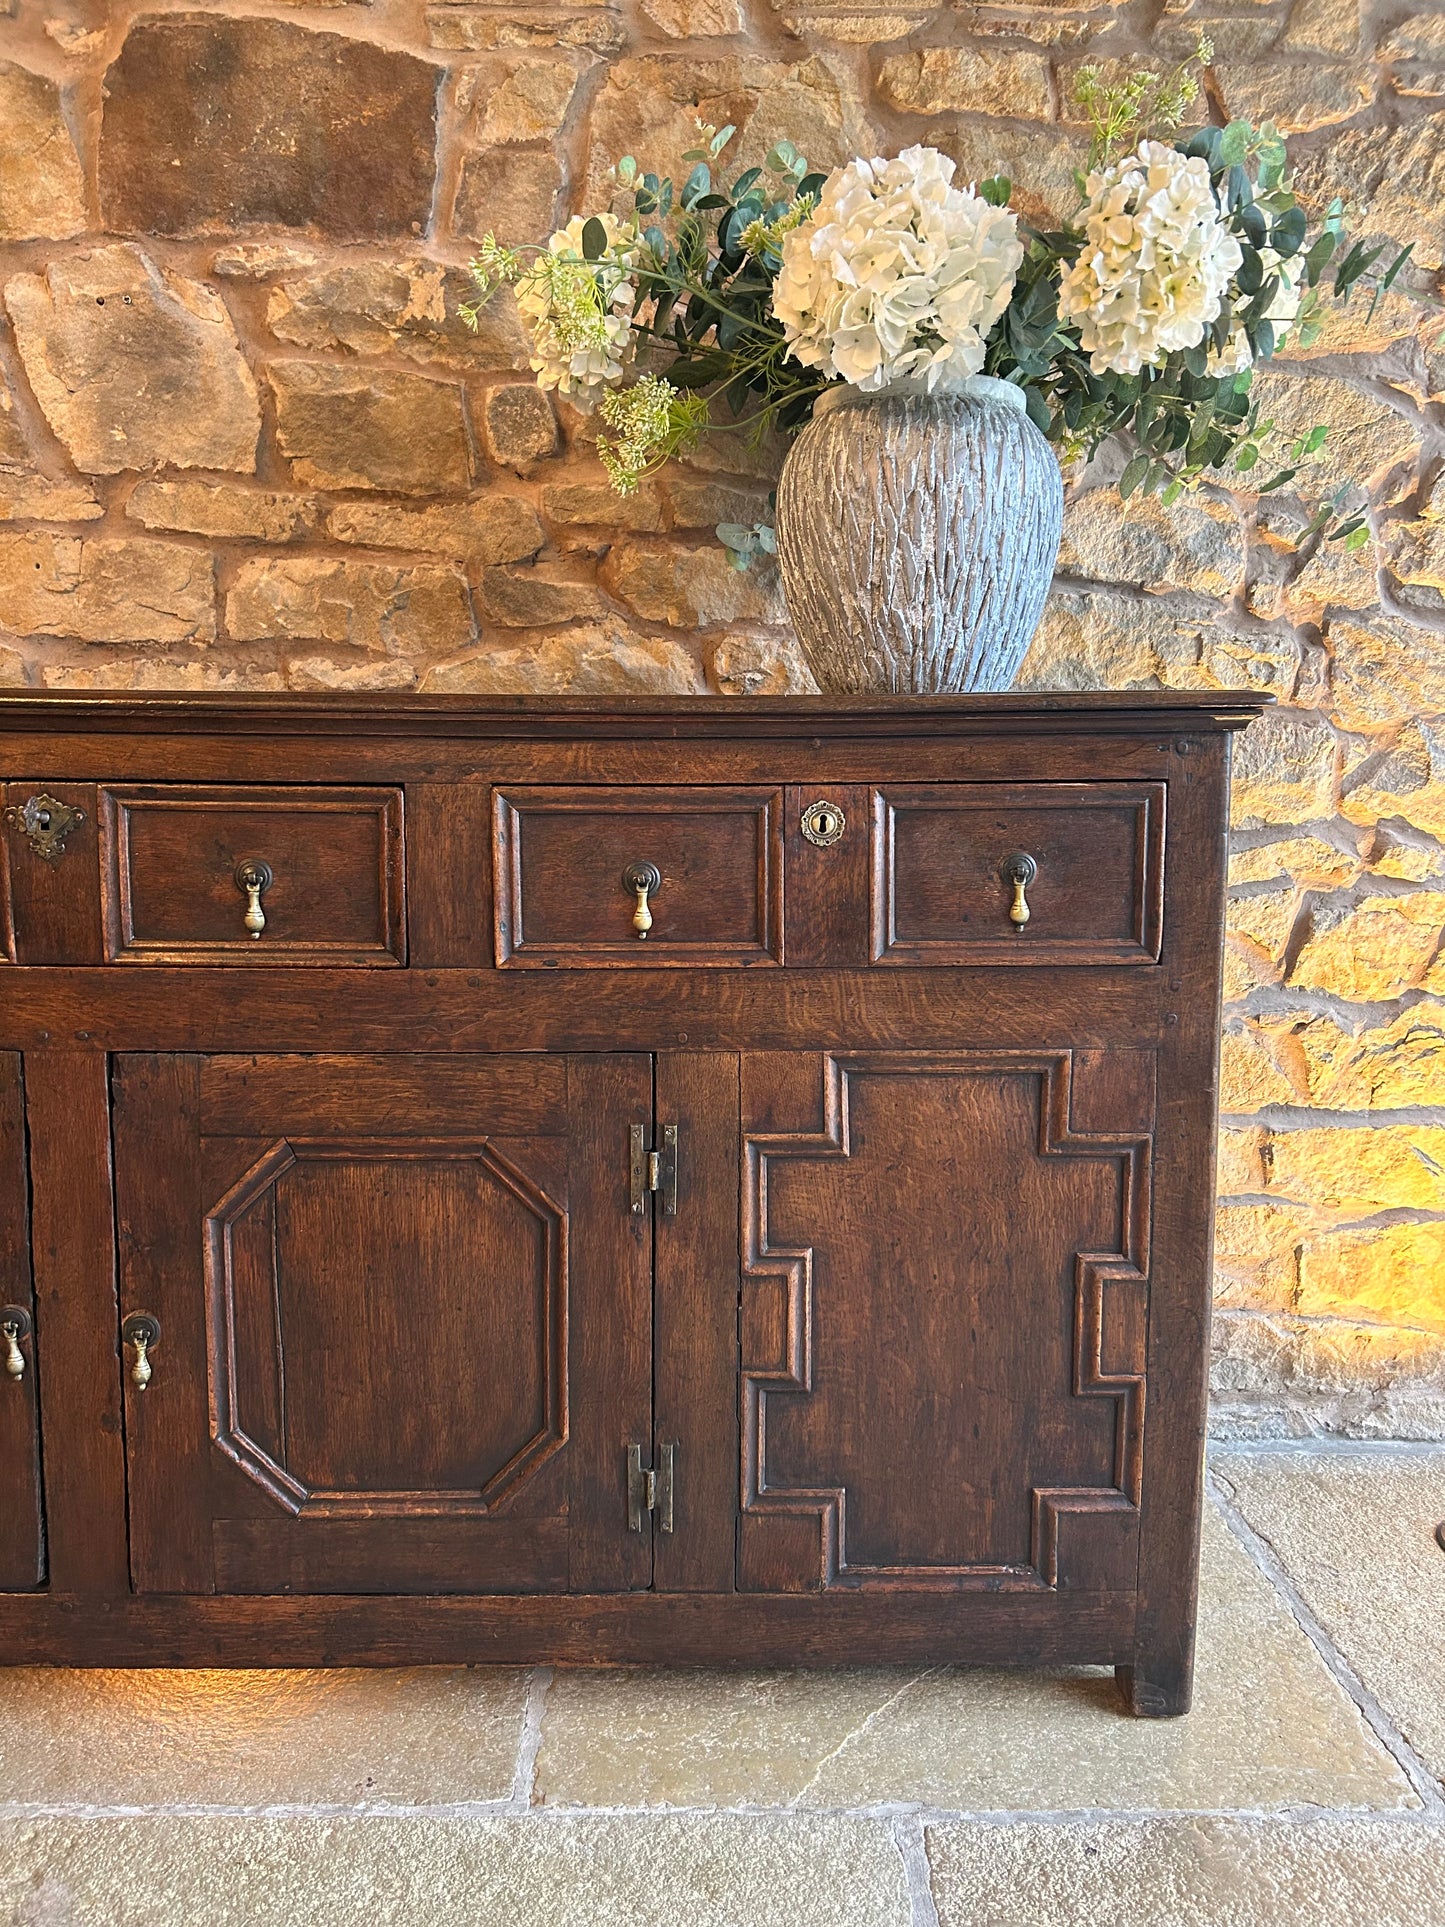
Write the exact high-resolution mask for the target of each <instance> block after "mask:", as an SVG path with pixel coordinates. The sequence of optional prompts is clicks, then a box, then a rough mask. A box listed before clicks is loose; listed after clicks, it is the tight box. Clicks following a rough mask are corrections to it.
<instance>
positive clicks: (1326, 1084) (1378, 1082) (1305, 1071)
mask: <svg viewBox="0 0 1445 1927" xmlns="http://www.w3.org/2000/svg"><path fill="white" fill-rule="evenodd" d="M1253 1028H1254V1032H1255V1036H1256V1039H1257V1041H1258V1044H1259V1047H1260V1049H1261V1050H1264V1051H1267V1052H1268V1053H1269V1055H1270V1057H1271V1059H1272V1061H1273V1062H1274V1063H1275V1064H1277V1065H1278V1066H1279V1068H1280V1072H1281V1074H1282V1075H1284V1076H1285V1077H1287V1078H1288V1079H1289V1081H1290V1083H1291V1084H1292V1086H1293V1088H1294V1090H1295V1093H1296V1095H1295V1097H1294V1098H1293V1099H1290V1100H1285V1101H1289V1102H1295V1103H1302V1104H1313V1105H1316V1106H1318V1107H1319V1108H1320V1109H1322V1110H1330V1111H1389V1110H1406V1109H1409V1108H1410V1107H1411V1106H1414V1105H1438V1104H1439V1103H1440V1102H1441V1093H1442V1091H1445V1003H1442V1002H1441V1001H1440V1000H1439V999H1437V998H1425V999H1423V1000H1422V1001H1421V1002H1419V1003H1416V1004H1412V1005H1411V1006H1410V1008H1409V1009H1408V1010H1405V1011H1402V1012H1401V1013H1400V1014H1399V1015H1398V1016H1397V1017H1394V1018H1392V1019H1391V1020H1390V1021H1389V1022H1388V1023H1376V1022H1372V1021H1370V1020H1369V1019H1368V1018H1367V1017H1365V1016H1363V1015H1362V1016H1361V1017H1360V1018H1359V1020H1358V1021H1357V1022H1355V1023H1353V1024H1351V1023H1348V1022H1346V1021H1345V1020H1343V1019H1341V1018H1338V1017H1335V1016H1332V1015H1329V1014H1326V1013H1323V1012H1321V1013H1316V1014H1313V1015H1311V1014H1310V1013H1308V1012H1301V1011H1296V1012H1291V1013H1279V1014H1273V1013H1272V1014H1270V1015H1266V1016H1261V1017H1259V1018H1258V1019H1257V1020H1255V1022H1254V1025H1253Z"/></svg>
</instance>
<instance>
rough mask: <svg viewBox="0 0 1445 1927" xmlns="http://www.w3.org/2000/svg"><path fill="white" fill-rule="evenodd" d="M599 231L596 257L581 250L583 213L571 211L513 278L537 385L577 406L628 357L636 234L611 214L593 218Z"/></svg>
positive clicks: (617, 375) (613, 378) (611, 380)
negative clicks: (601, 245) (601, 246)
mask: <svg viewBox="0 0 1445 1927" xmlns="http://www.w3.org/2000/svg"><path fill="white" fill-rule="evenodd" d="M596 219H597V220H599V221H600V222H601V223H602V225H603V227H604V229H605V230H606V233H607V249H606V252H605V253H604V254H603V255H602V257H601V258H600V259H599V260H596V261H588V260H586V259H585V257H584V256H583V253H582V230H583V228H584V227H585V226H586V225H587V223H586V220H585V218H584V217H583V216H582V215H580V214H578V215H575V216H574V217H573V218H572V219H571V220H570V221H569V222H568V223H567V225H566V227H564V228H559V229H558V230H557V232H556V233H555V234H554V235H553V236H552V238H551V239H550V240H549V241H548V243H547V252H546V253H545V254H543V255H542V256H541V257H540V259H538V260H537V261H535V262H534V263H533V264H532V265H531V266H530V267H529V268H528V269H527V270H526V272H525V273H524V274H523V275H522V276H521V277H520V278H519V280H518V282H517V309H518V312H519V313H520V315H521V317H522V322H523V325H524V326H525V328H526V330H527V336H528V339H529V340H530V342H531V345H532V356H531V367H532V370H533V373H534V374H535V375H536V377H537V386H538V387H539V388H555V389H557V390H558V392H559V393H561V394H563V395H570V396H572V397H573V399H574V400H575V401H578V402H580V403H581V404H582V405H583V406H584V407H587V406H590V405H591V404H592V403H593V402H594V401H595V400H596V399H597V397H598V395H599V394H600V393H601V392H602V390H603V389H604V388H607V387H609V386H611V385H613V384H615V383H617V382H619V381H621V379H622V376H623V372H624V370H625V369H626V367H627V365H628V363H629V362H630V360H631V359H632V349H633V336H632V311H633V308H634V306H635V305H636V301H637V286H636V282H635V281H634V279H633V270H634V269H635V267H636V265H637V238H636V234H635V233H634V231H633V229H632V228H631V227H628V226H624V224H623V223H622V222H620V221H619V220H618V219H617V217H616V216H615V215H612V214H599V215H597V216H596Z"/></svg>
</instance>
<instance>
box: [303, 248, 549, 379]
mask: <svg viewBox="0 0 1445 1927" xmlns="http://www.w3.org/2000/svg"><path fill="white" fill-rule="evenodd" d="M465 292H466V288H465V284H464V281H463V277H462V275H461V273H460V271H459V270H457V269H455V268H447V267H444V266H443V265H442V263H441V262H439V261H418V260H399V261H347V262H344V263H343V264H342V265H341V266H339V267H332V268H324V269H322V270H321V271H320V272H319V273H316V274H308V275H299V276H296V277H295V278H294V279H288V280H286V281H283V282H281V283H280V284H279V285H278V286H276V287H274V288H272V290H271V292H270V296H269V299H268V302H267V308H266V325H267V327H268V328H270V330H271V332H272V334H274V335H275V337H276V339H277V340H278V341H285V342H288V343H290V344H292V345H294V346H296V347H299V348H313V349H316V350H318V351H323V352H325V351H332V352H334V351H336V350H338V349H342V350H347V351H349V352H350V353H352V354H357V355H385V354H396V355H400V356H401V357H402V358H403V359H405V360H407V361H418V362H434V363H437V364H438V365H440V366H443V367H447V368H455V369H458V370H460V371H461V372H463V373H466V374H474V373H475V372H476V371H477V370H478V369H479V368H488V367H503V368H510V367H524V366H525V365H526V359H527V357H526V352H525V345H524V342H523V337H522V332H521V324H520V322H519V321H518V319H517V310H516V305H515V303H514V302H513V300H512V297H511V295H510V294H509V293H505V292H504V293H502V294H498V295H496V296H494V297H493V299H492V300H491V301H489V302H488V303H487V305H486V307H485V308H483V310H482V312H481V314H480V316H479V317H478V321H477V326H476V328H475V329H472V328H470V327H469V326H468V325H467V323H466V322H465V321H464V320H463V319H462V317H461V314H460V313H459V312H458V301H459V299H460V298H461V297H463V296H464V295H465Z"/></svg>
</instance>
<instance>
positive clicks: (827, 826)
mask: <svg viewBox="0 0 1445 1927" xmlns="http://www.w3.org/2000/svg"><path fill="white" fill-rule="evenodd" d="M847 827H848V819H847V817H846V816H845V815H844V814H843V811H842V809H841V808H840V807H839V806H838V804H836V803H830V802H828V801H827V799H826V798H824V797H819V799H818V801H817V802H816V803H810V804H809V805H808V807H807V809H805V810H804V811H803V821H802V831H803V835H804V836H805V837H806V838H807V840H808V842H809V843H815V844H816V845H817V846H818V848H819V849H820V850H826V849H827V847H828V845H829V844H830V843H836V842H837V841H838V838H839V837H840V836H841V835H842V834H843V832H844V830H846V829H847Z"/></svg>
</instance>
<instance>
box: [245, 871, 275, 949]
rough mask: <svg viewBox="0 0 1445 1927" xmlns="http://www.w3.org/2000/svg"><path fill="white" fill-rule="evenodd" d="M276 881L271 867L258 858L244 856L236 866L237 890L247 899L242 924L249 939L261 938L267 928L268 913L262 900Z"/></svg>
mask: <svg viewBox="0 0 1445 1927" xmlns="http://www.w3.org/2000/svg"><path fill="white" fill-rule="evenodd" d="M274 881H275V878H274V877H273V876H272V875H271V865H270V864H269V863H264V862H263V861H262V860H261V858H260V857H258V856H243V857H242V858H241V861H240V862H239V863H238V864H237V865H236V888H237V889H238V890H240V891H241V892H242V893H243V894H244V896H245V898H246V914H245V916H244V917H242V919H241V922H242V924H243V925H244V926H245V930H246V934H247V936H249V937H259V936H260V934H261V932H262V931H263V930H264V929H265V928H266V912H265V911H264V910H263V909H262V908H261V899H262V897H264V896H265V894H266V892H267V891H268V890H269V889H270V888H271V885H272V883H273V882H274Z"/></svg>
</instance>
